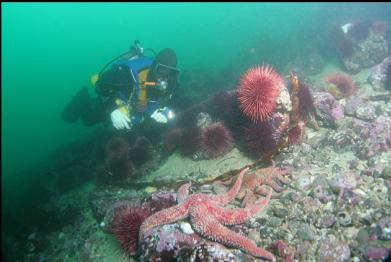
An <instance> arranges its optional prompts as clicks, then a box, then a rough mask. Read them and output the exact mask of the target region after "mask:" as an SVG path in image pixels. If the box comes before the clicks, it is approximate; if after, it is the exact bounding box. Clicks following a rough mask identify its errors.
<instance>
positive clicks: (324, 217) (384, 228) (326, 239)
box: [23, 65, 391, 261]
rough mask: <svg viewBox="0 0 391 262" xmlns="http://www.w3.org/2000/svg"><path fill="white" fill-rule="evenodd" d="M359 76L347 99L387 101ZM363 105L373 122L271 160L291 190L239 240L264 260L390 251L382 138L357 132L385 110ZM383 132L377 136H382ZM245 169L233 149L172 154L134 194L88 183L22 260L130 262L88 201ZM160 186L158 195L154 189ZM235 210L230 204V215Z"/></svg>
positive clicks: (217, 187) (57, 202)
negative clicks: (69, 219)
mask: <svg viewBox="0 0 391 262" xmlns="http://www.w3.org/2000/svg"><path fill="white" fill-rule="evenodd" d="M337 71H339V69H338V68H336V67H334V66H331V65H328V66H326V67H325V68H324V69H323V71H322V72H321V73H320V74H318V75H314V76H311V77H310V80H311V81H312V87H313V89H314V91H316V90H320V89H321V88H322V84H323V78H324V76H326V75H327V74H329V73H333V72H337ZM368 75H369V69H368V70H362V71H361V72H360V73H359V74H357V75H353V78H354V80H355V81H356V82H358V83H359V86H360V87H359V90H358V93H357V94H356V97H365V96H368V95H376V94H379V93H385V92H386V91H384V90H378V91H375V90H374V89H373V88H372V87H371V86H370V85H369V84H368V83H367V77H368ZM339 102H340V103H344V101H341V100H340V101H339ZM365 106H370V107H373V108H375V111H374V112H375V116H374V117H369V118H370V119H366V120H362V119H359V118H357V116H356V115H347V114H345V116H344V118H343V120H342V121H341V123H340V124H339V125H338V127H336V128H333V127H329V126H321V127H320V130H315V129H314V128H312V127H311V126H310V125H309V126H307V127H306V130H305V136H304V138H303V141H302V143H301V144H300V145H294V146H289V147H287V148H285V149H283V150H282V152H281V153H280V154H279V155H277V156H276V157H275V158H274V160H275V165H276V166H279V167H290V168H292V171H291V172H290V174H289V176H288V178H289V179H290V180H291V183H290V184H288V185H285V186H284V191H283V192H281V193H279V194H274V195H273V198H272V200H271V201H270V203H269V205H268V206H267V207H266V208H265V209H264V210H263V211H262V212H260V213H259V214H258V215H257V216H256V217H255V218H253V219H251V220H250V221H249V222H246V223H245V224H244V227H245V228H247V230H244V231H241V232H246V235H247V236H249V237H250V238H251V239H252V240H254V241H255V242H256V243H257V245H258V246H259V247H262V248H265V249H267V250H269V251H272V249H270V244H271V243H272V242H274V241H276V240H281V241H282V242H283V243H285V244H286V246H285V253H287V254H281V253H280V254H279V253H278V251H274V254H275V255H276V256H277V260H278V261H292V260H289V259H290V258H289V256H290V255H292V254H294V259H293V260H294V261H370V260H371V259H373V260H372V261H381V255H379V253H380V254H381V252H386V251H387V250H390V249H391V197H390V196H391V194H390V189H391V150H388V149H387V150H378V147H377V146H376V143H380V142H379V141H380V140H382V138H379V139H378V140H379V141H377V140H376V139H373V138H371V137H370V135H368V133H366V132H364V131H363V128H362V127H361V126H360V124H366V123H369V124H372V125H376V124H377V123H378V122H377V121H378V120H379V121H381V120H382V119H386V120H388V121H389V122H388V124H391V103H390V102H389V101H381V100H380V101H368V102H366V103H365ZM356 120H358V121H359V123H356V122H355V121H356ZM362 121H363V122H362ZM388 124H387V125H385V127H390V128H391V125H388ZM360 130H361V131H362V132H361V133H360ZM390 133H391V131H390V130H382V131H381V132H380V133H379V134H378V137H381V136H383V137H386V136H390ZM388 146H391V145H388ZM362 148H371V150H372V151H373V152H372V153H367V154H366V155H364V156H363V155H362V154H363V152H362V150H363V149H362ZM252 162H253V160H251V159H249V158H247V157H245V156H244V155H242V154H241V152H240V151H239V150H238V149H237V148H234V149H232V150H231V151H230V152H229V153H228V154H226V155H224V156H222V157H219V158H217V159H212V160H200V161H193V160H192V159H189V158H183V157H181V156H180V155H179V154H178V153H174V154H172V155H171V156H170V157H169V158H168V160H167V162H165V163H164V164H163V165H162V166H161V167H160V168H159V169H158V170H156V171H154V172H152V173H150V174H148V175H147V176H144V177H143V178H142V179H141V180H140V184H142V185H144V183H145V186H144V187H143V188H139V189H137V190H136V189H134V188H126V187H114V186H112V187H106V188H104V189H97V188H96V187H95V184H94V182H88V183H87V184H85V185H84V186H82V187H80V188H77V189H74V190H72V191H71V192H68V193H66V194H64V195H61V196H58V197H56V198H53V199H51V203H52V207H56V208H58V209H64V208H65V207H67V206H77V208H78V210H81V212H80V213H79V214H78V215H77V217H76V219H75V221H74V222H73V223H72V224H70V225H67V226H65V227H63V228H62V229H61V230H58V231H55V232H51V233H49V234H48V235H46V236H44V237H42V236H41V237H39V234H32V235H30V237H29V239H28V240H26V245H27V246H28V245H30V246H29V247H30V248H29V249H27V250H26V255H25V257H24V259H23V261H129V260H130V261H132V260H133V261H137V258H128V257H126V256H125V255H124V254H123V252H122V251H121V250H120V248H119V246H118V244H117V242H116V240H115V238H114V237H113V236H112V235H111V234H110V233H108V232H107V230H106V227H107V225H106V224H105V220H104V219H103V218H102V219H96V217H95V216H94V213H93V208H95V209H97V208H104V207H103V206H104V204H102V206H101V207H99V206H98V207H97V206H95V207H92V205H99V204H97V203H103V202H104V200H102V199H100V200H99V201H101V202H99V201H96V202H95V204H91V203H92V202H93V201H91V198H92V197H93V196H97V195H99V196H100V197H101V198H102V196H108V197H107V198H106V199H114V198H115V199H117V200H121V199H137V198H145V197H148V196H149V195H150V194H151V193H157V192H158V191H160V190H165V191H170V192H172V193H175V192H176V189H177V188H178V185H180V184H182V183H185V182H187V181H188V180H192V181H199V182H202V181H211V180H212V179H213V178H215V177H217V176H219V175H221V174H223V173H225V172H227V171H229V170H232V169H240V168H242V167H244V166H246V165H248V164H251V163H252ZM151 181H155V183H150V182H151ZM170 184H172V188H170V187H169V186H168V185H170ZM161 185H163V188H159V187H160V186H161ZM228 188H229V187H225V186H222V185H221V184H216V183H206V184H205V185H204V186H202V187H199V188H197V187H194V188H193V189H194V191H199V192H201V191H202V192H206V193H211V194H213V193H221V192H224V191H226V190H227V189H228ZM97 191H99V192H100V193H99V194H97V193H96V192H97ZM102 191H103V193H102ZM341 191H342V192H341ZM103 198H104V197H103ZM238 204H239V201H237V200H236V202H233V203H232V204H231V206H232V207H234V206H239V205H238ZM95 212H96V211H95ZM100 212H104V211H100ZM178 225H179V224H178V223H177V224H176V226H177V227H178ZM167 230H169V229H167ZM237 230H239V231H240V228H237ZM38 238H40V240H38ZM43 239H44V240H43ZM39 241H47V242H50V245H49V246H48V248H46V249H44V250H38V251H37V248H36V247H35V245H37V242H39ZM221 248H222V249H224V247H221ZM231 251H232V254H234V255H235V256H233V257H231V259H232V260H233V261H235V260H237V261H254V258H253V257H250V256H248V255H246V254H245V253H244V252H241V251H239V250H237V249H234V248H232V249H228V248H227V249H224V250H223V251H222V252H228V253H230V252H231ZM376 252H377V253H376ZM284 256H285V257H284ZM228 257H229V256H228ZM235 257H236V258H235ZM258 261H262V260H261V259H259V260H258Z"/></svg>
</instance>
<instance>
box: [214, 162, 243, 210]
mask: <svg viewBox="0 0 391 262" xmlns="http://www.w3.org/2000/svg"><path fill="white" fill-rule="evenodd" d="M248 170H249V168H248V167H247V168H245V169H243V170H242V171H241V172H240V173H239V175H238V178H237V179H236V181H235V184H234V185H233V187H232V188H231V189H230V190H229V191H228V192H227V193H225V194H222V195H219V196H213V197H211V198H212V200H214V201H216V202H218V203H220V204H221V205H225V204H228V203H229V202H231V201H232V200H234V199H235V197H236V195H237V194H238V193H239V190H240V186H241V185H242V180H243V176H244V174H245V173H246V172H247V171H248Z"/></svg>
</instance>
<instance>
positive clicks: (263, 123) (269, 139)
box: [237, 65, 291, 158]
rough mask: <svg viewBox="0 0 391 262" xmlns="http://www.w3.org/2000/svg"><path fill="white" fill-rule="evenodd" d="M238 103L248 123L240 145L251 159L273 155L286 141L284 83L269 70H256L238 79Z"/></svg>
mask: <svg viewBox="0 0 391 262" xmlns="http://www.w3.org/2000/svg"><path fill="white" fill-rule="evenodd" d="M237 92H238V95H237V98H238V103H239V107H240V109H241V110H242V112H243V114H244V115H245V116H246V117H247V118H249V119H251V122H250V123H249V124H248V125H247V126H246V127H245V128H244V133H243V141H244V144H245V147H246V149H247V151H248V153H249V154H250V155H251V156H252V157H255V158H260V157H262V156H264V155H265V154H269V153H271V152H274V151H276V150H277V149H278V148H279V146H280V145H281V144H282V143H283V141H284V139H285V138H286V135H287V131H288V128H287V127H288V123H289V112H290V110H291V100H290V96H289V92H288V89H287V88H286V86H285V83H284V79H283V78H282V77H281V76H280V75H279V74H278V73H277V72H276V71H275V70H274V69H273V68H272V67H270V66H268V65H266V66H262V67H260V66H256V67H254V68H251V69H249V70H248V71H247V72H246V73H245V74H244V75H243V76H242V78H241V80H240V83H239V87H238V90H237Z"/></svg>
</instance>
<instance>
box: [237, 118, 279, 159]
mask: <svg viewBox="0 0 391 262" xmlns="http://www.w3.org/2000/svg"><path fill="white" fill-rule="evenodd" d="M286 132H287V126H286V124H283V125H281V120H280V119H279V118H276V119H271V120H269V121H267V122H263V123H256V124H252V125H251V126H250V127H248V128H246V129H245V132H244V141H245V144H246V149H247V150H246V151H247V153H248V154H249V156H250V157H252V158H256V159H259V158H261V157H263V156H265V155H267V154H270V153H273V152H275V151H276V150H278V147H279V146H280V144H281V143H282V142H283V139H284V136H285V135H286Z"/></svg>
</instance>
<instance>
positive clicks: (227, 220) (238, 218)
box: [207, 189, 272, 225]
mask: <svg viewBox="0 0 391 262" xmlns="http://www.w3.org/2000/svg"><path fill="white" fill-rule="evenodd" d="M271 196H272V190H271V189H269V192H268V194H267V196H266V198H264V199H262V200H261V201H259V202H258V203H256V204H254V205H252V206H250V207H246V208H235V209H226V208H224V207H220V206H217V205H208V206H207V209H208V211H209V213H211V214H212V215H213V216H214V217H215V218H216V219H217V221H218V222H220V223H222V224H224V225H236V224H241V223H244V222H245V221H247V220H248V219H250V218H251V217H253V216H255V215H256V214H257V213H258V212H260V211H261V210H262V209H263V208H264V207H265V206H266V205H267V204H268V203H269V200H270V198H271Z"/></svg>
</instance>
